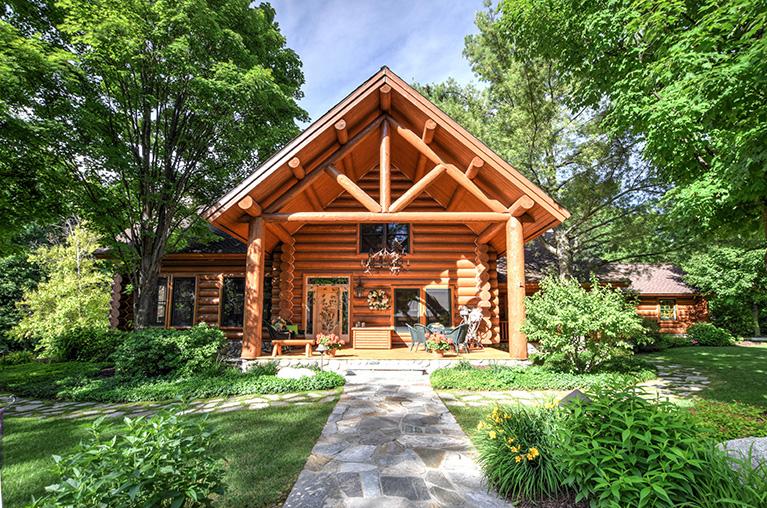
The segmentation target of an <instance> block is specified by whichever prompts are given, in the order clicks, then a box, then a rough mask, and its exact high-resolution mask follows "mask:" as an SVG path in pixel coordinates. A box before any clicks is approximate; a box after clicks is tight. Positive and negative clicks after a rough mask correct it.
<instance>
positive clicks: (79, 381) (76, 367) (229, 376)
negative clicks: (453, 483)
mask: <svg viewBox="0 0 767 508" xmlns="http://www.w3.org/2000/svg"><path fill="white" fill-rule="evenodd" d="M270 365H273V364H271V363H269V364H266V365H265V366H263V367H262V368H255V369H252V370H250V371H248V372H246V373H242V372H240V371H238V370H235V369H231V368H226V369H222V370H220V371H210V370H208V371H207V372H206V371H201V372H194V373H190V374H187V375H184V376H176V377H171V378H169V377H165V378H149V379H134V380H123V379H121V378H117V377H103V376H101V375H100V372H101V371H102V370H103V368H104V367H105V366H106V365H105V364H97V363H88V362H59V363H49V364H47V363H37V362H35V363H27V364H23V365H14V366H7V367H3V369H0V390H5V391H9V392H12V393H14V394H16V395H22V396H27V397H34V398H42V399H65V400H78V401H101V402H141V401H152V400H174V399H176V398H182V399H198V398H210V397H226V396H233V395H250V394H258V393H264V394H266V393H289V392H302V391H314V390H332V389H334V388H338V387H340V386H343V385H344V383H345V381H344V378H343V376H340V375H339V374H336V373H335V372H327V371H325V372H319V373H317V375H316V376H313V377H302V378H299V379H282V378H278V377H277V376H276V375H274V374H275V372H274V369H273V367H271V366H270Z"/></svg>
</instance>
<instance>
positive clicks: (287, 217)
mask: <svg viewBox="0 0 767 508" xmlns="http://www.w3.org/2000/svg"><path fill="white" fill-rule="evenodd" d="M263 218H264V220H265V221H267V222H298V223H334V222H352V223H354V222H359V223H376V222H402V223H405V222H426V223H440V222H455V223H467V222H503V221H506V220H508V218H509V215H508V214H506V213H499V212H397V213H373V212H295V213H270V214H264V215H263Z"/></svg>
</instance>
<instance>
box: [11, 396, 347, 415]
mask: <svg viewBox="0 0 767 508" xmlns="http://www.w3.org/2000/svg"><path fill="white" fill-rule="evenodd" d="M338 394H339V390H327V391H316V392H302V393H275V394H266V395H244V396H240V397H232V398H216V399H201V400H195V401H192V402H190V403H189V404H188V407H187V408H186V409H185V410H184V411H182V413H184V414H203V413H224V412H229V411H238V410H243V409H250V410H253V409H263V408H266V407H280V406H292V405H296V406H300V405H306V404H311V403H313V402H332V401H333V400H335V399H337V398H338ZM9 400H10V396H9V395H8V394H0V407H7V410H6V413H5V414H6V416H8V417H14V416H19V417H33V418H68V419H71V418H88V417H90V418H96V417H99V416H106V417H109V418H117V417H123V416H145V415H151V414H154V413H156V412H158V411H161V410H162V409H165V408H167V407H169V406H173V405H178V403H176V402H127V403H119V404H112V403H99V402H65V401H50V400H45V401H43V400H34V399H27V398H23V397H22V398H17V399H16V401H15V402H14V403H13V404H12V405H10V407H8V403H9Z"/></svg>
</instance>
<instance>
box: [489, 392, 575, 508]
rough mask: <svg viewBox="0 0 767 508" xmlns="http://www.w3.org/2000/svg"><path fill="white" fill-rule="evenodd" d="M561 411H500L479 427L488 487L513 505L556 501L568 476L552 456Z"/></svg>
mask: <svg viewBox="0 0 767 508" xmlns="http://www.w3.org/2000/svg"><path fill="white" fill-rule="evenodd" d="M558 418H559V411H558V408H557V407H556V406H554V407H553V408H549V407H547V408H545V409H544V408H536V407H525V406H519V407H500V406H496V407H495V408H494V409H493V411H492V413H490V414H489V415H488V416H487V417H486V418H485V419H483V420H481V421H480V422H479V424H477V438H478V447H477V448H478V450H479V456H480V464H481V465H482V469H483V470H484V472H485V476H486V478H487V479H488V481H489V483H490V484H491V485H493V486H494V487H495V488H496V489H497V490H498V492H499V493H500V494H501V495H502V496H504V497H510V498H511V499H512V500H513V501H519V500H521V499H525V500H530V501H534V500H538V499H543V498H548V497H556V496H557V495H558V494H560V493H561V492H563V491H564V490H565V487H564V486H563V485H564V479H565V476H566V474H565V473H564V470H563V468H562V466H561V464H560V463H559V461H558V460H557V459H556V457H555V456H554V455H553V453H552V450H554V449H555V448H556V446H557V443H556V440H557V437H556V429H557V428H558V427H557V423H558V421H559V420H558Z"/></svg>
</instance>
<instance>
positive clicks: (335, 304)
mask: <svg viewBox="0 0 767 508" xmlns="http://www.w3.org/2000/svg"><path fill="white" fill-rule="evenodd" d="M342 307H343V306H342V305H341V288H340V287H338V286H316V287H315V288H314V305H313V309H312V311H313V313H314V315H313V316H312V324H313V330H312V334H314V335H315V336H316V335H318V334H320V333H323V334H331V333H332V334H335V335H338V336H339V337H340V336H341V319H342V315H341V312H342Z"/></svg>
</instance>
